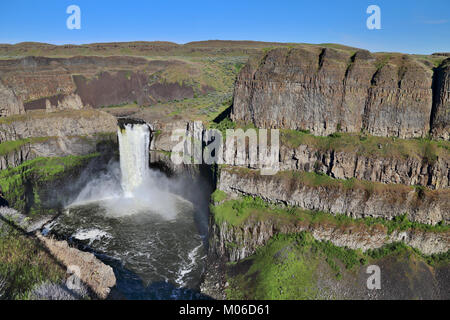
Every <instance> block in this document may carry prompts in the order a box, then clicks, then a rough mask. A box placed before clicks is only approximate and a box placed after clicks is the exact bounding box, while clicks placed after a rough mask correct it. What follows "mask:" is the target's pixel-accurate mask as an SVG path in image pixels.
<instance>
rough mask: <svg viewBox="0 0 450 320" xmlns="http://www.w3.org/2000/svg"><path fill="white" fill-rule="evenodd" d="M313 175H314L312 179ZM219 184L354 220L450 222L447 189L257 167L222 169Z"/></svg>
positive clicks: (237, 191)
mask: <svg viewBox="0 0 450 320" xmlns="http://www.w3.org/2000/svg"><path fill="white" fill-rule="evenodd" d="M316 178H317V179H316ZM217 188H218V189H220V190H222V191H225V192H227V193H231V194H236V195H250V196H256V197H261V198H262V199H264V200H267V201H270V202H274V203H283V204H286V205H290V206H298V207H300V208H304V209H308V210H317V211H324V212H329V213H333V214H346V215H348V216H350V217H352V218H364V217H380V218H385V219H389V220H391V219H393V218H394V217H396V216H401V215H403V214H407V217H408V218H409V219H410V220H411V221H416V222H420V223H425V224H432V225H435V224H437V223H439V222H441V221H442V222H443V223H446V224H448V223H449V222H450V189H444V190H435V191H428V190H421V189H419V190H415V189H414V188H413V187H407V186H403V185H383V184H376V183H371V184H366V183H365V182H364V181H361V182H358V181H352V183H351V184H347V182H345V181H337V180H335V179H331V178H327V179H321V177H320V176H319V177H317V176H308V174H306V175H296V174H295V173H292V172H289V171H286V172H279V173H278V174H276V175H273V176H263V175H260V173H259V171H257V170H250V169H243V168H236V167H235V168H233V167H231V168H229V167H223V168H222V169H221V171H220V179H219V183H218V185H217Z"/></svg>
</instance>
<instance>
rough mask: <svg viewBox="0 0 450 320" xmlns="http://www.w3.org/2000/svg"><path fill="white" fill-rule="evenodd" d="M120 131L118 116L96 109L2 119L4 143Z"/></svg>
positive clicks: (0, 135) (2, 138)
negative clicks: (118, 128)
mask: <svg viewBox="0 0 450 320" xmlns="http://www.w3.org/2000/svg"><path fill="white" fill-rule="evenodd" d="M116 130H117V121H116V119H115V118H114V117H113V116H111V115H109V114H107V113H105V112H101V111H96V110H76V111H71V110H67V111H62V112H53V113H43V114H28V115H23V116H21V117H20V118H14V119H10V120H9V119H8V121H3V122H0V143H2V142H5V141H10V140H20V139H26V138H32V137H57V136H80V135H92V134H95V133H100V132H115V131H116Z"/></svg>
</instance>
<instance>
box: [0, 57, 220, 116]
mask: <svg viewBox="0 0 450 320" xmlns="http://www.w3.org/2000/svg"><path fill="white" fill-rule="evenodd" d="M199 73H200V72H199V71H198V70H194V67H193V66H192V65H191V64H189V63H186V62H184V61H181V60H174V59H168V60H147V59H145V58H141V57H129V56H110V57H97V56H75V57H67V58H50V57H35V56H28V57H23V58H17V59H9V60H0V115H1V116H8V115H13V114H20V113H23V112H25V111H32V110H47V111H54V110H61V109H82V108H84V107H93V108H97V107H106V106H112V105H122V104H127V103H134V102H136V103H137V104H139V105H151V104H156V103H158V102H165V101H172V100H183V99H185V98H193V97H194V94H206V93H208V92H211V91H214V88H212V87H210V86H207V85H204V84H201V83H198V81H197V80H193V79H191V78H189V77H191V76H192V75H193V74H194V75H199ZM186 75H188V77H187V78H186V79H187V80H189V81H184V79H183V77H184V76H186ZM166 78H169V79H166ZM172 78H175V79H174V80H172Z"/></svg>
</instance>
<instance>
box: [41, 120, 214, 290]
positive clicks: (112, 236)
mask: <svg viewBox="0 0 450 320" xmlns="http://www.w3.org/2000/svg"><path fill="white" fill-rule="evenodd" d="M118 137H119V150H120V165H119V164H118V163H117V162H116V163H111V164H109V166H108V168H107V170H106V171H105V172H97V173H95V174H93V175H92V178H91V179H90V181H89V182H88V183H87V184H86V186H85V187H84V188H83V189H82V191H81V192H80V194H79V195H78V197H77V198H76V199H75V200H74V201H73V203H72V204H70V205H69V206H67V207H66V208H65V210H64V212H63V213H62V214H61V215H60V216H59V217H58V218H57V219H56V220H55V221H53V222H51V223H50V224H48V225H46V226H45V228H44V231H45V232H49V233H51V234H54V235H57V236H59V237H64V238H68V239H69V240H72V241H73V242H75V243H76V244H77V245H78V246H81V247H82V248H84V249H85V250H89V251H92V252H94V253H95V254H96V256H97V257H98V258H99V259H101V260H102V261H103V262H105V263H106V264H108V265H110V266H111V267H112V268H113V269H114V273H115V275H116V278H117V284H116V287H115V288H113V291H115V293H116V294H117V295H118V296H119V297H124V298H126V299H202V298H206V297H204V296H202V295H201V294H200V293H199V286H200V282H201V277H202V273H203V271H204V266H205V263H206V244H207V224H208V211H207V199H208V198H209V196H208V197H205V195H204V194H203V195H195V194H194V195H192V194H191V197H188V198H190V199H191V200H192V199H194V200H195V199H200V200H201V199H202V198H204V199H203V200H206V201H203V202H202V201H193V202H194V203H195V204H193V203H192V202H190V201H188V200H186V199H184V198H183V197H181V196H179V195H175V194H183V191H186V190H191V191H192V188H190V187H189V186H190V185H191V184H192V181H184V180H183V179H169V178H167V177H165V176H164V175H163V174H161V173H160V172H157V171H154V170H149V167H148V152H149V149H148V147H149V141H150V132H149V129H148V127H147V126H146V125H145V124H125V125H123V126H121V128H119V130H118ZM199 190H201V188H199V189H198V191H197V192H201V191H199ZM202 203H203V205H202ZM199 204H200V206H199Z"/></svg>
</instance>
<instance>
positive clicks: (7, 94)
mask: <svg viewBox="0 0 450 320" xmlns="http://www.w3.org/2000/svg"><path fill="white" fill-rule="evenodd" d="M24 112H25V110H24V107H23V103H22V101H21V100H20V98H18V97H17V96H16V95H15V93H14V91H13V90H11V89H10V88H8V87H6V86H5V85H4V84H3V83H2V81H0V117H8V116H11V115H14V114H21V113H24Z"/></svg>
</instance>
